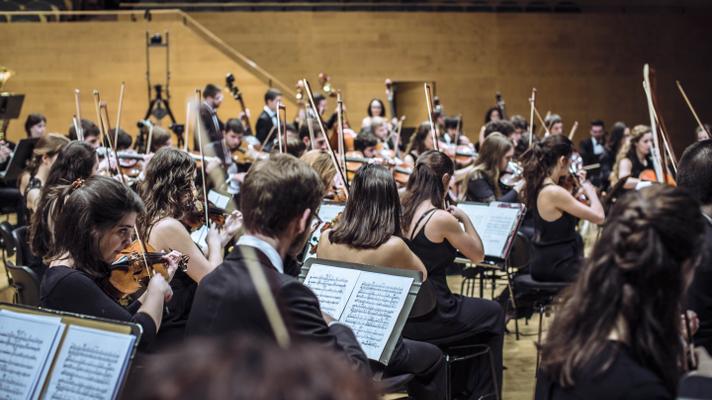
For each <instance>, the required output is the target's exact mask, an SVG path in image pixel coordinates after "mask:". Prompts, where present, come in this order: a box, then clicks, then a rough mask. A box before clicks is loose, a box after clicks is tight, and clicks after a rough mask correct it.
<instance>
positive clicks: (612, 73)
mask: <svg viewBox="0 0 712 400" xmlns="http://www.w3.org/2000/svg"><path fill="white" fill-rule="evenodd" d="M192 15H193V16H194V17H195V18H196V19H197V20H199V21H201V22H202V23H203V24H205V25H206V26H209V27H210V28H211V29H212V30H213V31H214V32H215V33H216V34H217V35H218V36H219V37H221V38H222V39H223V40H225V41H226V42H227V43H229V44H231V45H232V46H233V47H234V48H236V49H238V50H239V51H241V52H243V53H245V54H247V55H249V56H250V57H251V58H253V59H254V60H255V61H256V62H258V63H260V64H261V65H262V66H263V67H264V68H265V69H267V70H268V71H270V72H271V73H272V74H274V75H275V76H277V77H278V78H279V79H281V80H282V81H284V82H288V83H292V82H296V80H297V79H299V78H302V77H304V76H306V77H308V78H310V79H312V80H313V81H316V75H317V74H318V73H319V72H320V71H326V72H327V73H329V74H330V75H331V76H332V80H333V83H334V86H335V87H339V88H342V89H343V92H344V97H345V101H346V106H347V108H348V110H349V114H350V117H351V120H353V121H357V120H360V119H361V118H362V117H363V115H364V110H365V108H366V105H367V103H368V100H369V99H370V98H372V97H374V96H377V97H381V98H383V99H384V100H385V95H384V89H383V85H382V84H383V81H384V79H385V78H386V77H389V78H391V79H393V80H404V81H417V80H421V81H422V80H433V81H436V82H437V89H438V95H439V96H440V98H441V99H442V102H443V106H444V107H445V110H446V112H447V113H449V114H457V113H462V114H463V116H464V119H465V128H466V132H467V133H468V134H469V135H470V136H473V135H474V133H475V132H476V131H478V130H479V127H480V126H481V124H482V122H483V114H484V111H485V109H486V108H487V107H489V106H490V105H492V104H493V103H494V93H495V91H497V90H499V91H501V92H502V94H503V95H504V97H505V100H506V102H507V109H508V112H509V113H512V114H513V113H518V114H522V115H528V114H529V111H528V102H527V98H528V97H529V93H530V91H531V88H532V86H536V87H537V89H538V107H539V108H540V110H541V112H542V114H544V113H545V112H546V111H547V110H552V111H554V112H557V113H560V114H562V115H563V117H564V120H565V124H566V129H568V128H569V127H570V126H571V124H572V123H573V121H574V120H578V121H579V123H580V128H579V131H578V134H577V136H578V138H577V141H578V139H579V138H582V137H583V136H584V135H585V134H586V133H587V131H588V122H589V121H590V120H592V119H594V118H601V119H604V120H605V121H606V123H607V124H608V125H609V126H610V125H611V124H612V123H613V122H614V121H617V120H624V121H626V122H627V123H628V124H637V123H645V122H646V121H647V120H648V116H647V108H646V106H645V100H644V96H643V92H642V87H641V81H642V66H643V63H645V62H650V63H651V64H652V65H654V66H655V67H656V68H657V70H658V81H659V92H660V93H659V97H660V102H661V106H662V107H661V108H662V110H661V111H662V114H663V116H664V118H665V120H666V122H667V124H668V125H669V129H670V131H671V134H672V136H673V142H674V144H675V147H676V149H677V152H678V153H679V152H680V151H681V150H682V149H683V148H684V146H686V145H687V144H689V142H690V141H692V140H693V130H694V127H695V124H694V121H693V120H692V117H691V116H690V114H689V112H688V111H687V108H686V107H685V106H684V103H683V102H682V100H681V99H680V96H679V94H678V93H677V91H676V89H675V85H674V80H675V79H680V80H681V81H682V82H683V84H684V85H685V87H686V88H687V91H688V92H689V95H690V96H691V97H692V99H693V101H694V103H695V105H696V106H697V108H698V109H699V112H700V114H702V118H703V119H705V120H706V121H712V110H711V109H712V94H710V90H709V89H710V86H711V84H712V82H711V81H710V78H709V77H708V74H709V72H708V71H709V67H708V65H709V63H710V61H712V60H711V58H712V42H710V41H709V40H708V38H707V35H706V32H705V30H706V28H705V27H706V26H707V22H706V21H707V20H708V18H709V15H680V14H678V15H642V14H619V15H612V14H562V15H557V14H509V13H501V14H490V13H483V14H477V13H469V14H461V13H454V14H450V13H366V12H352V13H326V12H322V13H309V12H286V13H274V12H255V13H238V12H235V13H196V14H192ZM423 107H425V105H424V103H423ZM408 122H409V123H411V124H413V125H414V124H416V122H417V121H414V120H413V119H412V118H409V119H408Z"/></svg>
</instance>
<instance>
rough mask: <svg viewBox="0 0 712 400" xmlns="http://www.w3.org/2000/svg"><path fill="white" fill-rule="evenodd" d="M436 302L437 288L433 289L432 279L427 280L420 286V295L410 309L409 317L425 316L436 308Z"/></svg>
mask: <svg viewBox="0 0 712 400" xmlns="http://www.w3.org/2000/svg"><path fill="white" fill-rule="evenodd" d="M436 304H437V303H436V301H435V289H433V285H432V284H431V283H430V281H428V280H426V281H425V282H423V284H422V285H421V286H420V290H419V291H418V296H417V297H416V298H415V303H413V308H412V309H411V310H410V315H409V316H408V318H418V317H424V316H426V315H428V314H430V313H431V312H433V310H435V306H436Z"/></svg>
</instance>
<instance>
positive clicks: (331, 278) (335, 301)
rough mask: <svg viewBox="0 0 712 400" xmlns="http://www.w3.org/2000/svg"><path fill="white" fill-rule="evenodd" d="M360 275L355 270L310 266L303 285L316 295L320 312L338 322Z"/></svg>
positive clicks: (319, 265) (317, 265)
mask: <svg viewBox="0 0 712 400" xmlns="http://www.w3.org/2000/svg"><path fill="white" fill-rule="evenodd" d="M360 274H361V271H359V270H356V269H348V268H337V267H330V266H328V265H322V264H312V266H311V268H310V269H309V273H308V274H307V276H306V278H305V279H304V284H305V285H307V286H308V287H309V289H311V290H312V291H313V292H314V294H316V297H317V298H318V299H319V306H320V308H321V310H322V311H323V312H325V313H327V314H329V315H330V316H331V317H333V318H334V319H336V320H338V319H339V318H340V317H341V314H342V313H343V311H344V308H345V307H346V303H347V302H348V300H349V297H350V296H351V293H352V292H353V290H354V287H355V286H356V281H357V280H358V277H359V275H360Z"/></svg>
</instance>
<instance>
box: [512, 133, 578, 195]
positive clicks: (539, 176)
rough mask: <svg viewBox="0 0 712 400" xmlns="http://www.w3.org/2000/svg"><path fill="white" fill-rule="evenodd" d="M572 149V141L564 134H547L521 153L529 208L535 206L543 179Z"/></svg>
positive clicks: (568, 155) (569, 154)
mask: <svg viewBox="0 0 712 400" xmlns="http://www.w3.org/2000/svg"><path fill="white" fill-rule="evenodd" d="M573 151H574V147H573V143H571V140H569V138H567V137H566V136H564V135H549V136H547V137H546V138H545V139H544V140H542V141H541V142H539V143H535V144H534V146H532V148H531V149H529V150H527V151H526V152H525V153H524V154H522V156H521V158H520V161H521V162H522V169H523V171H522V176H524V181H525V182H526V184H525V185H524V199H525V201H526V205H527V207H529V208H536V199H537V196H539V191H541V188H542V186H544V180H545V179H546V177H547V176H549V175H550V174H551V172H552V170H553V169H554V167H556V163H557V162H558V161H559V158H561V157H566V158H568V157H570V156H571V154H572V153H573Z"/></svg>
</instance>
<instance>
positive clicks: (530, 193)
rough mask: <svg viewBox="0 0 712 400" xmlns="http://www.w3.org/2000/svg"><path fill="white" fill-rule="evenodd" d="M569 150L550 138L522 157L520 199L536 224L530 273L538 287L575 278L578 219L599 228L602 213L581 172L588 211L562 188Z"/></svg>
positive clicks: (567, 171)
mask: <svg viewBox="0 0 712 400" xmlns="http://www.w3.org/2000/svg"><path fill="white" fill-rule="evenodd" d="M573 150H574V149H573V144H572V143H571V141H570V140H569V139H568V138H567V137H566V136H564V135H549V136H547V137H546V138H544V140H542V141H541V142H539V143H536V144H534V145H533V147H532V148H531V149H530V150H529V151H527V152H526V153H524V155H522V159H521V162H522V168H523V176H524V179H525V182H526V183H525V185H524V193H523V198H524V200H525V204H526V206H527V208H528V209H530V210H531V211H532V214H533V219H534V237H533V239H532V247H531V260H530V263H529V265H530V269H531V275H532V277H533V278H534V279H536V280H538V281H542V282H570V281H573V280H574V279H575V278H576V275H577V274H578V271H579V269H580V266H581V258H582V256H583V242H582V240H581V236H580V235H579V234H578V233H577V232H576V225H577V224H578V220H579V219H585V220H587V221H590V222H593V223H594V224H602V223H603V220H604V218H605V215H604V212H603V207H602V206H601V202H600V201H599V199H598V195H597V194H596V189H595V187H594V186H593V185H592V184H591V182H589V181H587V180H584V179H585V172H584V171H577V173H578V174H579V179H580V180H581V189H582V190H583V192H584V194H585V195H586V197H587V199H588V201H589V202H590V205H587V204H584V203H582V202H581V201H579V200H578V199H577V198H576V197H574V195H572V194H571V191H570V190H568V189H567V188H564V187H563V186H561V185H560V182H561V181H562V179H563V178H567V177H569V175H570V174H571V172H570V167H571V155H572V154H573Z"/></svg>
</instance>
